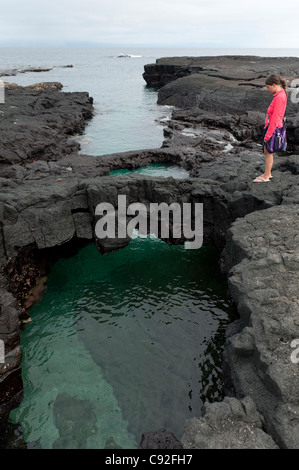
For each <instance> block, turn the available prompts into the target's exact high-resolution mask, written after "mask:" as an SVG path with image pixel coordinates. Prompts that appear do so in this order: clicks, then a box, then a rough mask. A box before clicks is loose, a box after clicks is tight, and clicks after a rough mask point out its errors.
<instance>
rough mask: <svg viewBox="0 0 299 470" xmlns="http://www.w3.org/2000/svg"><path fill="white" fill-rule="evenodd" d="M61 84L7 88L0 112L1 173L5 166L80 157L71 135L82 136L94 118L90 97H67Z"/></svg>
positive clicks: (75, 95)
mask: <svg viewBox="0 0 299 470" xmlns="http://www.w3.org/2000/svg"><path fill="white" fill-rule="evenodd" d="M61 89H62V85H61V84H60V83H40V84H36V85H30V86H28V87H20V86H17V85H16V84H13V83H12V84H11V83H6V84H5V103H3V104H1V112H0V132H1V142H0V170H1V166H3V164H12V163H24V162H31V161H32V160H46V161H55V160H58V159H59V158H60V157H61V156H65V155H69V154H71V153H77V152H78V150H79V148H80V147H79V144H78V143H76V142H73V141H71V140H69V138H68V137H69V136H70V135H74V134H75V133H82V131H83V129H84V127H85V125H86V119H90V118H91V117H92V111H93V107H92V98H90V97H89V95H88V93H83V92H78V93H64V92H61V91H60V90H61Z"/></svg>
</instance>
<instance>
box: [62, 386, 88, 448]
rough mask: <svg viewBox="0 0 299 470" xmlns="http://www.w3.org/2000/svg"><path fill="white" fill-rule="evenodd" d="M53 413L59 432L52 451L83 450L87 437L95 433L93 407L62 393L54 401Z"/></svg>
mask: <svg viewBox="0 0 299 470" xmlns="http://www.w3.org/2000/svg"><path fill="white" fill-rule="evenodd" d="M53 412H54V420H55V424H56V426H57V428H58V431H59V438H58V439H56V441H55V442H54V444H53V449H85V448H86V443H87V439H88V437H89V436H91V435H92V434H94V433H96V432H97V426H96V422H97V416H96V414H95V407H94V405H93V404H92V403H91V402H90V401H89V400H82V399H79V398H77V397H72V396H70V395H68V394H67V393H65V392H62V393H60V394H59V395H58V396H57V398H56V400H55V403H54V408H53Z"/></svg>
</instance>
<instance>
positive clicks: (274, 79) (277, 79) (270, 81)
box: [265, 73, 287, 92]
mask: <svg viewBox="0 0 299 470" xmlns="http://www.w3.org/2000/svg"><path fill="white" fill-rule="evenodd" d="M265 84H266V85H280V86H281V87H282V88H283V89H284V91H285V92H286V91H287V82H286V80H285V79H284V78H281V76H280V75H279V74H278V73H274V74H273V75H269V77H267V78H266V80H265Z"/></svg>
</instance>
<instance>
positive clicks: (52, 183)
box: [0, 57, 299, 448]
mask: <svg viewBox="0 0 299 470" xmlns="http://www.w3.org/2000/svg"><path fill="white" fill-rule="evenodd" d="M161 60H162V61H165V59H161ZM192 60H193V59H192V58H190V60H189V59H188V63H189V66H190V63H192ZM205 60H208V59H206V58H200V61H201V62H204V61H205ZM213 60H214V65H213V64H212V59H211V58H210V59H209V64H208V66H209V73H212V74H213V76H211V77H209V76H208V75H206V77H208V78H206V79H205V80H208V81H209V86H210V87H211V88H210V90H211V91H210V94H211V93H212V94H214V97H213V100H215V101H213V103H214V105H215V106H217V103H220V102H221V103H222V105H221V106H222V107H221V106H218V107H217V108H216V109H214V110H213V109H212V108H211V109H208V107H209V106H210V104H209V103H210V101H209V100H208V98H206V97H207V96H208V94H203V100H201V101H200V103H199V101H198V100H197V101H196V100H195V104H196V106H195V107H190V104H192V101H191V100H190V97H191V96H195V95H194V90H197V91H196V93H197V92H198V91H199V90H201V88H200V87H201V86H203V85H202V83H203V82H202V74H201V72H202V71H201V70H197V71H196V73H192V74H191V73H190V74H189V75H188V76H187V77H183V76H180V78H178V79H177V80H176V78H174V79H173V80H172V81H170V82H169V85H165V87H162V88H161V90H160V92H159V95H160V98H159V99H161V96H162V97H163V96H164V97H165V96H166V92H167V100H168V99H172V97H175V100H179V103H182V106H183V107H182V108H179V107H178V106H177V104H178V103H177V102H176V101H174V102H176V105H175V106H176V107H175V109H174V110H173V114H172V118H171V119H170V121H168V122H167V123H165V137H166V139H165V141H164V143H163V146H162V148H161V149H151V150H141V151H134V152H125V153H120V154H114V155H107V156H101V157H91V156H84V155H78V149H77V148H75V150H74V151H73V152H70V154H69V155H68V154H67V155H66V154H65V153H63V150H62V147H61V148H59V151H58V152H57V155H55V153H53V154H50V156H49V157H48V155H44V156H43V158H44V160H38V161H36V162H30V161H29V159H28V158H27V157H26V158H23V159H19V160H17V161H16V162H14V160H13V159H12V163H11V164H10V165H8V161H9V158H7V156H6V153H5V152H6V149H7V147H5V146H4V147H3V155H4V157H3V156H2V158H3V159H4V164H3V165H2V166H1V168H0V171H1V183H3V184H2V186H1V189H0V228H1V230H0V240H1V244H0V246H1V251H0V264H1V266H2V267H5V266H7V264H8V262H9V261H11V260H12V259H14V258H15V257H17V256H18V254H19V252H20V249H21V248H22V247H23V248H25V247H28V246H32V247H33V248H34V249H36V250H38V251H41V250H44V249H46V250H49V249H57V247H58V246H60V247H62V248H63V247H65V246H67V244H68V243H69V242H70V240H73V241H74V243H75V244H76V243H78V242H79V240H81V241H82V242H84V241H86V240H88V241H90V240H93V239H94V233H93V228H94V222H95V218H94V209H95V206H96V205H97V203H98V202H101V201H103V200H104V201H107V202H111V203H112V204H114V206H116V205H117V194H120V193H122V194H127V197H128V204H130V203H131V202H135V201H140V202H144V203H146V204H147V203H150V202H161V201H165V202H174V201H178V202H180V203H182V202H193V203H196V202H202V203H203V205H204V242H205V243H207V244H213V245H215V246H216V247H217V248H218V249H219V250H220V251H222V255H221V266H222V269H223V271H224V272H225V273H226V274H227V276H228V283H229V289H230V293H231V296H232V300H233V302H234V304H235V305H236V307H237V310H238V312H239V315H240V322H239V327H240V328H239V329H238V330H237V331H235V332H233V334H231V335H229V336H228V338H227V345H226V352H225V355H226V357H225V359H226V363H227V364H228V366H229V369H230V374H231V378H232V385H233V393H234V394H235V397H227V399H225V401H224V402H220V403H215V404H213V406H212V405H206V407H205V413H206V414H205V415H204V416H203V417H201V418H199V421H198V423H197V421H196V423H197V424H196V425H195V424H194V423H193V424H192V423H191V424H190V423H189V424H188V423H186V429H185V434H184V435H183V438H182V441H183V443H184V448H193V447H194V446H195V448H206V447H207V446H209V445H210V444H209V439H210V437H209V436H207V435H206V434H205V432H206V431H205V429H206V426H208V425H209V423H210V422H212V421H213V420H214V421H213V422H214V426H215V427H214V432H215V433H216V436H217V438H216V439H215V441H214V442H215V443H214V444H213V445H214V446H215V447H218V446H220V447H221V446H223V447H225V448H239V447H240V446H241V448H250V447H251V448H252V446H253V447H255V446H256V448H259V446H261V447H262V448H277V447H280V448H298V447H299V414H298V412H299V402H298V397H297V395H296V390H298V386H299V383H298V380H299V379H298V364H294V363H292V361H291V359H290V355H291V352H292V350H291V347H290V341H291V340H292V339H295V338H296V337H299V326H298V320H297V318H298V313H299V306H298V292H297V290H296V289H297V287H296V286H298V262H299V260H298V250H299V239H298V235H297V234H298V214H297V212H298V202H299V189H298V181H299V155H298V154H296V149H297V148H298V141H297V135H298V132H297V129H298V127H297V121H296V119H297V115H298V105H297V106H293V104H291V105H290V108H289V113H290V116H291V117H290V125H289V127H288V130H289V139H290V145H291V150H292V152H293V153H290V155H288V156H283V157H279V156H276V157H275V165H274V171H273V180H272V182H271V183H268V184H254V183H252V179H253V178H254V177H255V176H256V174H260V173H259V172H260V171H261V170H262V168H263V165H264V157H263V155H262V153H261V148H260V145H259V137H260V131H261V130H262V126H263V120H262V121H261V123H260V126H259V127H260V129H258V130H257V129H256V127H257V126H256V122H257V120H258V119H261V117H262V109H261V108H260V109H259V110H258V111H257V112H255V110H254V106H253V105H252V111H250V112H249V111H248V112H247V111H246V110H245V109H243V108H241V107H240V104H238V106H237V107H236V108H235V109H234V108H233V107H232V101H233V100H230V104H229V106H230V108H229V112H227V113H226V112H225V108H223V106H224V104H225V100H224V101H223V95H222V94H221V93H220V94H218V95H217V93H213V90H214V89H215V88H213V87H215V83H216V82H215V80H217V81H219V80H220V81H225V82H226V83H227V82H229V83H230V85H229V86H227V87H226V88H225V89H226V90H232V92H233V90H234V89H235V88H236V87H238V86H239V85H237V84H236V81H235V79H234V77H233V76H236V77H237V79H238V80H240V77H241V73H242V74H244V73H245V72H244V67H243V69H242V70H238V69H236V70H235V69H233V70H232V69H229V70H224V69H225V67H224V65H225V64H224V62H223V64H224V65H223V66H222V69H223V70H219V67H218V63H217V58H215V57H214V58H213ZM242 60H243V61H244V60H245V61H246V60H247V61H248V59H244V58H242ZM271 60H272V61H275V59H274V58H271ZM280 60H281V58H279V60H278V61H277V62H275V67H277V66H279V64H280ZM171 61H172V59H171V58H170V59H167V62H168V65H171ZM252 62H255V60H254V58H252V57H250V64H251V65H250V68H252V67H253V64H252ZM284 63H285V67H289V68H286V69H285V70H288V71H289V72H292V73H293V72H294V74H295V72H296V70H297V69H295V68H294V67H295V66H296V67H297V66H298V64H299V59H297V60H295V59H294V58H291V59H290V61H289V65H287V60H286V61H284ZM258 64H259V66H258V70H257V71H255V70H251V71H250V73H251V75H250V77H249V75H248V74H249V71H248V70H247V71H246V74H247V75H246V77H243V78H244V79H246V80H249V78H250V81H251V82H252V83H253V82H254V81H256V80H255V76H254V74H260V73H261V70H260V69H263V70H264V71H266V72H267V74H268V70H269V68H268V67H269V65H268V62H267V61H266V62H264V63H263V61H262V60H261V61H260V60H259V61H258ZM174 65H175V66H177V64H176V61H175V60H174ZM272 65H273V64H272ZM196 67H202V65H199V64H197V65H196ZM248 67H249V66H248ZM212 68H214V70H211V69H212ZM298 70H299V68H298ZM168 72H169V69H168ZM153 73H154V74H155V70H154V69H153ZM177 73H178V72H177V71H176V70H175V71H174V75H175V74H177ZM180 73H182V70H181V71H180ZM205 73H206V71H205ZM215 74H217V77H215V76H214V75H215ZM192 75H193V76H192ZM218 75H219V76H218ZM220 75H221V76H220ZM228 75H229V77H228ZM223 76H225V77H226V78H223ZM294 76H295V75H294ZM185 78H187V79H191V80H189V81H186V80H185ZM241 78H242V77H241ZM155 79H156V78H155ZM257 79H258V77H257ZM176 81H179V84H177V83H176ZM243 82H244V80H243V79H242V83H243ZM219 83H220V82H219ZM190 84H191V85H190ZM233 84H235V85H233ZM243 85H244V83H243ZM205 86H206V85H205ZM166 87H168V89H167V90H165V88H166ZM184 87H186V88H184ZM234 87H235V88H234ZM245 87H246V86H245ZM248 87H249V85H247V89H249V88H248ZM184 90H185V92H186V96H187V95H188V94H189V93H191V95H190V96H189V98H188V99H187V101H186V100H181V98H180V94H181V95H183V94H184ZM190 90H191V91H190ZM257 92H258V93H260V92H261V90H260V89H259V87H258V86H257V84H255V85H253V86H252V91H251V93H253V94H254V96H255V98H254V100H255V99H256V96H260V95H257ZM35 93H37V94H38V96H40V93H41V94H42V93H43V91H35ZM47 93H50V92H49V91H47ZM53 93H61V92H60V91H59V92H57V90H56V91H55V90H54V91H53ZM192 93H193V95H192ZM238 93H239V89H238ZM242 93H245V91H242ZM30 96H31V95H29V97H30ZM80 96H81V98H82V95H80ZM227 96H228V95H227ZM250 96H251V95H250V94H248V95H247V99H248V100H250ZM73 98H74V94H71V96H70V101H71V100H72V99H73ZM30 99H31V97H30ZM49 99H50V102H51V96H50V97H49ZM60 99H62V98H61V97H60V96H59V100H60ZM88 99H89V97H88V96H85V97H84V100H83V101H84V104H83V106H86V100H87V101H88ZM163 100H164V98H163ZM205 102H206V104H207V109H205V106H206V105H205V104H203V108H202V107H201V106H199V104H201V103H205ZM52 103H53V102H52ZM89 104H90V103H89ZM264 104H265V103H264ZM80 106H82V103H81V102H80ZM80 106H79V109H80ZM265 108H266V106H265ZM49 109H50V108H49ZM88 109H89V108H88ZM39 110H40V108H39V107H36V108H35V111H36V113H37V115H38V112H39ZM243 111H245V112H243ZM51 112H52V111H49V114H50V115H51ZM54 112H57V110H56V108H55V106H54ZM68 112H69V113H70V114H72V112H73V110H72V107H71V106H70V107H68ZM76 112H80V110H79V111H78V108H77V110H76ZM87 115H88V113H87V114H86V115H85V116H87ZM34 119H36V118H34ZM59 122H60V124H61V126H62V128H63V125H64V124H63V120H60V121H59ZM76 122H77V121H76V119H75V120H74V121H73V125H72V126H71V127H72V129H73V128H76ZM80 122H81V124H82V125H84V122H85V118H84V116H82V121H80ZM288 122H289V120H288ZM0 123H1V121H0ZM74 123H75V124H74ZM0 126H1V124H0ZM81 128H82V127H81ZM64 139H67V136H64ZM16 146H18V143H17V141H16ZM9 151H10V149H9ZM9 151H8V155H11V154H9ZM28 153H29V154H30V151H28ZM128 159H130V162H129V163H128V164H127V160H128ZM53 160H55V161H53ZM171 160H172V163H173V162H175V163H176V164H178V165H180V166H182V167H184V168H185V169H188V171H189V172H190V175H191V177H190V178H187V179H180V180H174V179H173V178H153V177H148V176H147V177H145V176H142V175H134V174H132V175H129V176H127V175H124V176H118V177H114V176H109V172H110V171H111V170H112V169H117V168H124V167H125V165H126V164H127V166H126V167H130V168H136V167H138V166H144V164H147V162H153V161H160V162H161V161H163V162H168V161H171ZM145 162H146V163H145ZM70 165H71V166H72V171H69V170H68V169H67V168H68V167H69V166H70ZM165 198H166V199H165ZM169 241H170V242H171V240H169ZM97 242H98V241H97ZM55 247H56V248H55ZM120 247H121V245H119V246H117V245H116V246H115V243H114V245H113V246H112V247H111V249H117V248H120ZM102 248H103V250H104V251H105V249H109V247H107V246H105V247H102ZM4 281H5V283H6V284H5V285H6V288H7V279H6V280H4ZM269 286H270V287H269ZM3 295H4V294H3ZM4 314H5V312H4V311H1V315H0V319H1V317H2V315H4ZM15 315H16V314H15ZM282 318H283V321H282V320H281V319H282ZM14 333H15V334H17V332H16V331H14ZM15 359H16V362H17V359H18V352H17V350H16V355H15ZM1 377H3V376H1ZM1 377H0V380H1ZM232 398H233V400H232ZM8 405H9V404H8ZM221 419H224V420H225V423H226V425H225V426H224V427H223V428H221V426H219V423H221ZM211 420H212V421H211ZM229 423H234V424H233V425H232V426H231V427H230V425H229ZM249 423H251V424H249ZM261 423H262V424H261ZM236 429H245V430H246V433H247V432H248V433H249V434H248V435H250V436H251V437H252V439H243V440H242V439H241V442H239V441H238V440H236V439H237V437H238V436H237V433H236ZM148 431H150V430H145V432H148ZM246 433H245V431H244V435H245V434H246ZM246 435H247V434H246ZM239 438H240V436H239V437H238V439H239ZM239 440H240V439H239ZM188 446H191V447H188ZM192 446H193V447H192ZM246 446H247V447H246Z"/></svg>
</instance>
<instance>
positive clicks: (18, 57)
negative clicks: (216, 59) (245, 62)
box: [0, 47, 299, 155]
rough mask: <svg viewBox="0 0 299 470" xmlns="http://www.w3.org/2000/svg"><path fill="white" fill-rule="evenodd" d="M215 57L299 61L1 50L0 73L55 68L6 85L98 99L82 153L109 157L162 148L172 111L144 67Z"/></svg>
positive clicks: (206, 51)
mask: <svg viewBox="0 0 299 470" xmlns="http://www.w3.org/2000/svg"><path fill="white" fill-rule="evenodd" d="M215 55H258V56H268V57H283V56H284V57H286V56H292V57H299V48H294V49H241V48H240V49H238V48H236V49H221V48H217V49H216V48H185V49H183V48H132V47H123V48H121V47H117V48H116V47H113V48H106V47H98V48H80V47H77V48H26V47H24V48H0V57H1V63H0V70H7V69H14V68H16V69H21V70H22V69H25V68H29V67H53V69H52V70H51V71H49V72H38V73H37V72H29V73H21V74H18V75H17V76H10V77H1V79H2V80H4V81H9V82H14V83H18V84H19V85H29V84H33V83H37V82H52V81H58V82H61V83H62V84H63V90H64V91H65V92H71V91H87V92H88V93H89V94H90V96H92V97H93V99H94V107H95V116H94V118H93V119H92V120H91V121H90V122H89V123H88V125H87V127H86V131H85V133H84V136H82V137H81V138H80V143H81V151H82V153H88V154H90V155H104V154H109V153H115V152H124V151H127V150H138V149H148V148H156V147H160V146H161V144H162V141H163V126H162V125H161V122H160V121H161V119H162V120H163V119H167V118H168V117H169V115H170V113H171V109H170V108H168V107H164V106H163V107H161V106H158V105H157V90H154V89H150V88H147V86H146V83H145V81H144V79H143V78H142V74H143V71H144V65H145V64H150V63H155V61H156V59H157V58H161V57H175V56H215ZM65 65H73V67H72V68H63V67H62V66H65ZM0 108H1V105H0Z"/></svg>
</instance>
